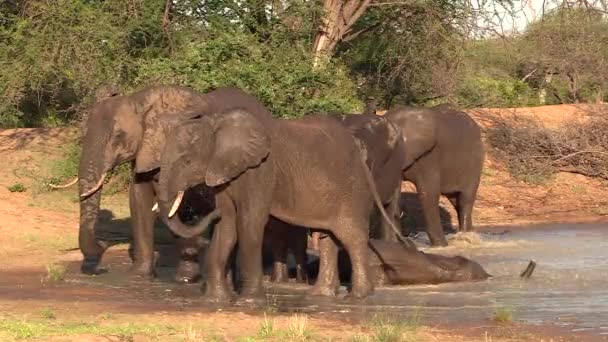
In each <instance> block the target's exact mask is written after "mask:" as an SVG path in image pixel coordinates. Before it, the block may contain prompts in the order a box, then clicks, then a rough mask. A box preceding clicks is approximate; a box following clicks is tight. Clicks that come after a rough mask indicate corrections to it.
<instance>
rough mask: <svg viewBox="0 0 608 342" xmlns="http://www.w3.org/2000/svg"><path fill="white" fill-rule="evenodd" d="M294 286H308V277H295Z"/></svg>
mask: <svg viewBox="0 0 608 342" xmlns="http://www.w3.org/2000/svg"><path fill="white" fill-rule="evenodd" d="M296 284H308V276H306V275H303V276H297V277H296Z"/></svg>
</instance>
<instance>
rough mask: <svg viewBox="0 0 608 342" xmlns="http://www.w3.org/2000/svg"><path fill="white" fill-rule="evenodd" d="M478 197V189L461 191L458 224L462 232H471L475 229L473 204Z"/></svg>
mask: <svg viewBox="0 0 608 342" xmlns="http://www.w3.org/2000/svg"><path fill="white" fill-rule="evenodd" d="M476 197H477V189H475V191H465V192H461V193H460V194H459V196H458V226H459V228H460V231H462V232H470V231H472V230H473V217H472V213H473V205H474V204H475V198H476Z"/></svg>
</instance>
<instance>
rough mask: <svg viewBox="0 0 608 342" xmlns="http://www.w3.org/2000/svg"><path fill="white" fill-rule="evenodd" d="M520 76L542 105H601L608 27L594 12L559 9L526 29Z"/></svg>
mask: <svg viewBox="0 0 608 342" xmlns="http://www.w3.org/2000/svg"><path fill="white" fill-rule="evenodd" d="M519 46H520V50H521V51H522V54H523V61H522V67H521V70H520V75H521V77H522V78H525V79H526V81H527V82H528V83H529V84H530V85H532V86H533V87H535V88H537V89H538V90H539V94H540V97H541V100H542V101H543V103H545V102H547V101H549V98H547V97H546V95H545V94H546V91H547V90H548V91H549V92H550V93H551V95H552V96H553V97H552V99H553V101H555V100H556V101H557V102H558V103H577V102H581V101H593V100H597V99H603V98H604V97H605V96H606V95H605V94H604V93H605V89H606V87H607V86H608V70H607V68H606V67H607V65H608V21H607V20H606V18H605V16H604V15H603V14H602V13H601V12H598V11H597V10H596V9H593V8H587V7H586V6H583V7H580V6H575V7H571V8H569V7H562V8H557V9H555V10H553V11H551V12H549V13H547V14H546V15H545V16H544V17H543V18H542V20H540V21H537V22H535V23H533V24H531V25H530V26H529V27H528V29H527V30H526V32H525V33H524V35H523V37H522V38H521V40H520V41H519Z"/></svg>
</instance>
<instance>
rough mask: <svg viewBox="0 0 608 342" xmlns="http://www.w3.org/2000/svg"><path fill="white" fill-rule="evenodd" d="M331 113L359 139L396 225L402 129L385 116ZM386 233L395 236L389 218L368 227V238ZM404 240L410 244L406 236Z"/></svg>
mask: <svg viewBox="0 0 608 342" xmlns="http://www.w3.org/2000/svg"><path fill="white" fill-rule="evenodd" d="M332 117H333V118H335V119H337V120H339V121H340V122H341V123H342V125H344V127H346V128H347V129H348V131H349V132H351V134H353V136H354V137H355V138H357V139H358V141H359V142H360V144H359V147H360V149H361V154H362V156H363V158H364V160H365V163H366V165H367V167H368V168H369V169H370V171H371V173H372V177H373V178H374V183H375V185H376V189H378V193H379V195H380V198H381V200H382V205H383V206H384V209H385V210H386V212H387V213H388V215H389V216H390V217H391V219H392V225H396V226H399V225H400V220H399V219H400V214H401V209H400V207H399V199H400V196H401V179H402V172H403V170H404V169H405V166H406V162H407V161H406V157H407V152H408V151H409V146H408V144H407V142H406V141H405V140H404V139H403V137H402V133H401V129H400V128H399V127H397V126H396V125H395V124H393V123H392V122H390V121H389V120H388V119H387V118H385V117H382V116H377V115H374V114H341V115H338V114H332ZM376 214H377V213H376ZM372 228H373V227H372ZM385 234H386V235H389V236H392V237H396V236H395V233H394V232H393V230H392V228H391V222H388V221H386V220H380V229H379V231H378V230H376V229H372V230H371V231H370V237H371V238H382V237H383V236H384V235H385ZM407 243H408V244H410V243H409V240H408V241H407ZM410 246H411V247H413V244H410Z"/></svg>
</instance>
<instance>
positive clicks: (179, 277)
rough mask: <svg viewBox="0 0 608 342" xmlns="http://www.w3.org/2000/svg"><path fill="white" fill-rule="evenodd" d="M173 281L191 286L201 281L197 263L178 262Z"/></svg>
mask: <svg viewBox="0 0 608 342" xmlns="http://www.w3.org/2000/svg"><path fill="white" fill-rule="evenodd" d="M174 279H175V281H176V282H178V283H182V284H193V283H196V282H198V281H199V280H201V268H200V265H199V263H197V262H193V261H180V263H179V266H178V268H177V271H176V273H175V278H174Z"/></svg>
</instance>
